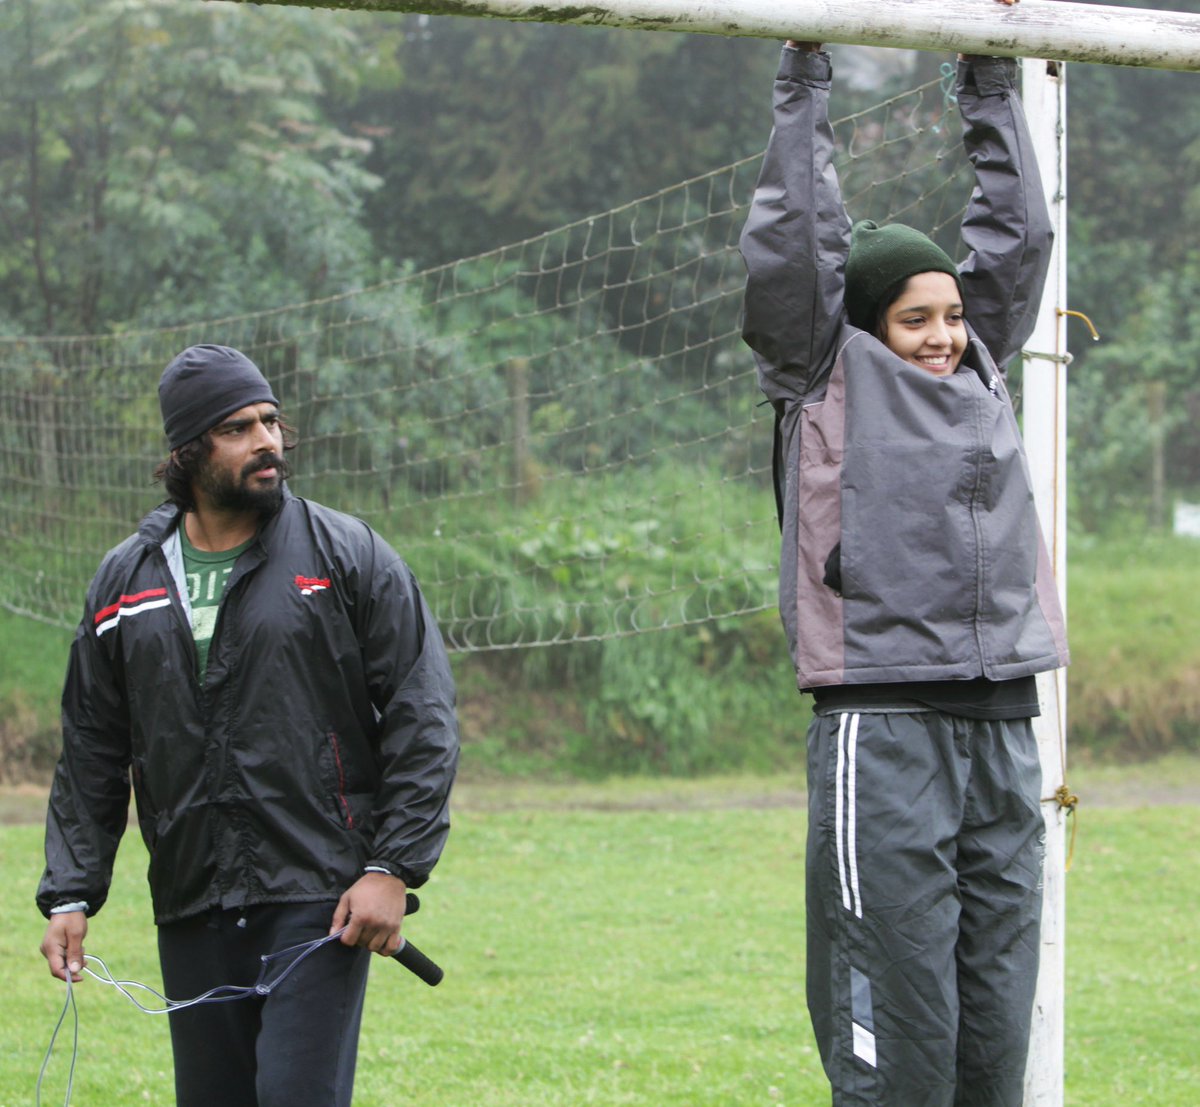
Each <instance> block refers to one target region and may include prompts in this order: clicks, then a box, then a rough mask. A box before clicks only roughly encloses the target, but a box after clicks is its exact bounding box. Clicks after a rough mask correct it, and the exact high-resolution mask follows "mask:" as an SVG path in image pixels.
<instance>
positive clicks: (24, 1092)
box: [0, 759, 1200, 1107]
mask: <svg viewBox="0 0 1200 1107" xmlns="http://www.w3.org/2000/svg"><path fill="white" fill-rule="evenodd" d="M1160 777H1164V778H1165V777H1170V778H1171V779H1173V780H1174V781H1176V782H1179V781H1180V780H1181V779H1186V780H1189V781H1190V785H1191V787H1192V788H1194V787H1195V785H1196V784H1197V782H1198V781H1200V770H1198V766H1197V763H1196V762H1195V760H1194V759H1193V760H1191V761H1177V762H1174V763H1173V764H1172V763H1168V764H1167V765H1166V766H1163V767H1162V768H1161V769H1160V770H1157V771H1154V772H1152V773H1150V774H1142V775H1141V776H1139V775H1138V774H1137V773H1132V774H1126V775H1125V777H1124V778H1122V777H1121V776H1112V777H1110V778H1109V777H1106V778H1103V779H1098V780H1097V782H1096V787H1094V788H1092V787H1090V785H1089V782H1088V781H1087V779H1086V778H1084V779H1082V780H1080V781H1076V782H1075V786H1076V788H1077V790H1079V791H1080V793H1081V795H1083V797H1084V806H1083V808H1082V812H1081V815H1080V818H1081V820H1082V822H1081V826H1080V831H1079V840H1078V845H1077V852H1076V859H1075V864H1074V868H1073V870H1072V872H1071V874H1070V875H1069V877H1068V920H1069V921H1068V950H1067V993H1068V994H1067V1042H1066V1089H1067V1095H1066V1100H1067V1103H1068V1104H1071V1105H1073V1107H1118V1105H1119V1107H1132V1105H1139V1104H1147V1105H1148V1104H1154V1105H1156V1107H1185V1105H1186V1107H1192V1105H1195V1104H1196V1103H1200V1054H1198V1053H1197V1050H1196V1045H1195V1030H1196V1027H1197V1026H1200V965H1198V962H1200V946H1198V945H1197V941H1196V927H1195V908H1196V904H1197V902H1198V901H1200V896H1198V892H1200V877H1198V876H1197V868H1196V865H1195V857H1196V856H1197V853H1198V852H1200V806H1195V805H1191V804H1185V803H1169V804H1168V803H1163V802H1161V799H1162V798H1164V797H1165V798H1167V799H1177V798H1179V795H1178V794H1175V793H1170V792H1163V793H1158V792H1157V789H1158V786H1159V778H1160ZM1134 778H1136V780H1135V779H1134ZM1126 783H1128V787H1127V786H1126ZM1169 783H1170V782H1169V781H1163V784H1164V786H1166V785H1167V784H1169ZM1135 785H1136V788H1135ZM802 787H803V785H802V781H800V780H799V779H790V780H789V779H783V778H774V779H771V780H754V779H737V780H719V781H718V780H713V781H683V782H673V783H672V782H662V781H659V782H654V781H647V780H639V781H632V782H609V783H607V784H604V785H596V786H572V785H559V786H538V785H514V786H512V787H508V786H503V785H487V786H482V785H471V784H467V785H464V787H463V789H462V792H461V795H460V798H459V802H458V805H457V808H458V810H457V814H456V822H455V829H454V832H453V834H452V836H451V840H450V845H449V846H448V848H447V851H446V854H445V856H444V858H443V861H442V864H441V866H439V868H438V869H437V871H436V872H435V874H434V877H433V879H432V880H431V882H430V884H429V885H428V887H427V888H426V890H425V891H424V892H423V894H422V895H423V901H424V903H423V907H422V910H421V913H420V914H419V915H418V916H416V917H414V918H413V919H411V920H410V922H409V924H408V927H407V931H406V932H407V933H408V935H409V937H411V939H412V940H413V941H414V942H415V943H416V944H417V945H419V946H421V947H422V948H423V949H424V950H425V951H426V952H427V953H429V954H430V955H431V956H432V957H434V958H435V959H436V960H438V961H440V962H441V963H442V965H443V966H444V968H445V969H446V979H445V981H444V983H443V984H442V985H441V986H440V987H438V988H436V989H430V988H427V987H426V986H425V985H423V984H421V983H419V982H418V981H417V980H416V979H415V978H414V977H412V976H410V975H409V974H407V973H406V972H404V970H403V969H401V968H400V967H399V966H397V965H395V964H393V963H391V962H389V961H383V960H379V961H377V962H376V963H375V964H374V965H373V967H372V982H371V989H370V993H369V999H368V1009H367V1014H366V1018H365V1022H364V1029H363V1036H362V1043H361V1052H360V1062H359V1078H358V1084H357V1093H358V1094H357V1097H356V1103H358V1104H362V1105H364V1107H365V1105H378V1107H390V1105H393V1104H407V1105H413V1107H501V1105H506V1107H507V1105H511V1107H517V1105H520V1107H550V1105H555V1107H575V1105H580V1104H601V1105H606V1107H607V1105H621V1104H640V1105H645V1107H660V1105H661V1107H665V1105H671V1104H676V1105H688V1107H701V1105H711V1107H736V1105H760V1104H761V1105H764V1107H773V1105H780V1104H783V1105H790V1107H801V1105H817V1104H823V1103H827V1102H828V1095H827V1092H826V1091H825V1083H824V1078H823V1076H822V1074H821V1070H820V1064H819V1061H818V1059H817V1055H816V1051H815V1048H814V1045H813V1042H812V1037H811V1033H810V1031H809V1027H808V1019H807V1014H806V1011H805V1007H804V956H803V941H804V938H803V934H804V924H803V881H802V865H803V841H804V815H803V811H802V810H801V809H799V807H797V806H796V797H797V795H798V794H799V793H800V792H801V791H802ZM1096 792H1098V793H1099V794H1100V795H1102V796H1106V797H1108V798H1109V799H1110V800H1111V799H1121V798H1126V799H1128V798H1130V797H1136V798H1141V799H1147V798H1148V799H1150V800H1153V799H1154V798H1155V796H1156V795H1158V798H1159V801H1160V802H1148V803H1146V805H1144V806H1135V807H1103V808H1096V807H1090V808H1089V807H1088V806H1087V800H1088V796H1089V795H1090V794H1094V793H1096ZM28 806H33V805H27V807H26V810H27V809H28ZM10 813H11V812H10ZM40 841H41V831H40V828H39V827H37V826H34V825H17V826H7V827H3V828H0V880H2V881H3V885H4V888H5V895H4V898H3V907H2V912H3V914H2V919H3V924H4V925H3V927H2V929H0V956H2V957H3V964H4V966H5V972H4V977H5V982H6V985H7V989H6V991H7V996H8V999H7V1002H6V1003H5V1004H4V1005H3V1008H0V1011H2V1013H0V1037H2V1039H3V1042H4V1064H3V1066H0V1107H16V1105H17V1104H28V1103H32V1102H33V1092H34V1084H35V1080H36V1076H37V1071H38V1067H39V1065H40V1063H41V1060H42V1056H43V1054H44V1051H45V1048H46V1044H47V1041H48V1039H49V1035H50V1032H51V1029H52V1027H53V1025H54V1021H55V1019H56V1018H57V1015H58V1011H59V1009H60V1007H61V1004H62V1000H63V994H64V993H63V990H62V985H60V984H59V983H58V982H56V981H53V980H52V979H51V977H50V976H49V975H48V973H47V972H46V970H45V967H44V962H43V961H42V959H41V957H40V956H39V955H38V953H37V945H38V943H39V941H40V937H41V931H42V925H43V924H42V920H41V917H40V916H39V915H38V914H37V912H36V911H35V909H34V908H33V906H32V902H31V899H32V893H33V887H34V885H35V884H36V881H37V877H38V874H39V871H40V866H41V857H40ZM143 869H144V854H143V851H142V847H141V844H140V842H139V841H137V839H136V837H130V838H127V840H126V843H125V845H124V847H123V850H122V854H121V857H120V859H119V862H118V871H117V874H116V882H115V887H114V891H113V896H112V900H111V902H110V904H109V906H108V907H106V908H105V909H104V911H103V912H101V914H100V915H99V916H98V917H97V918H96V919H95V920H94V921H93V924H92V931H91V934H90V936H89V942H88V948H89V949H90V950H91V952H92V953H94V954H98V955H100V956H102V957H104V958H105V959H106V960H107V961H108V962H109V965H110V967H111V968H112V969H113V970H114V972H116V973H117V974H118V975H120V976H126V977H132V978H135V979H139V980H143V981H147V982H151V983H153V982H156V981H157V979H158V976H157V967H156V956H155V952H154V934H153V926H152V924H151V921H150V915H149V906H148V901H147V896H146V892H145V884H144V876H143ZM77 996H78V1000H79V1010H80V1044H79V1067H78V1071H77V1075H76V1085H75V1092H74V1095H73V1097H72V1103H74V1104H75V1105H76V1107H89V1105H102V1107H119V1105H122V1104H145V1103H157V1104H168V1103H170V1102H171V1101H172V1095H171V1084H170V1075H169V1073H170V1050H169V1044H168V1035H167V1026H166V1023H165V1020H164V1019H163V1017H161V1016H159V1017H150V1016H147V1015H143V1014H141V1013H139V1012H138V1011H136V1010H135V1009H134V1008H133V1007H132V1006H131V1005H130V1004H129V1003H128V1002H127V1001H126V1000H125V999H123V998H122V997H121V996H119V995H117V994H116V993H115V992H113V991H112V990H111V989H106V988H103V987H101V986H100V985H98V984H97V983H96V982H95V981H93V980H90V979H89V980H86V981H85V983H84V984H82V985H80V986H79V988H78V991H77ZM69 1055H70V1038H69V1033H68V1035H67V1036H66V1038H65V1039H64V1040H63V1042H62V1043H61V1044H60V1046H59V1048H58V1051H57V1053H56V1055H55V1058H54V1061H53V1063H52V1066H51V1070H50V1074H49V1078H48V1081H47V1085H46V1089H45V1092H44V1094H43V1102H44V1103H47V1104H61V1103H62V1102H63V1093H64V1090H65V1078H66V1071H67V1063H68V1059H69Z"/></svg>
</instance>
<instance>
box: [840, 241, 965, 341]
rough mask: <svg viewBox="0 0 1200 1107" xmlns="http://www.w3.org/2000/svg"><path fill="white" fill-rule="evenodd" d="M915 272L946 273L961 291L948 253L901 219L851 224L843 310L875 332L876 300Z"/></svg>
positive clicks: (861, 328)
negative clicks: (883, 222) (897, 220)
mask: <svg viewBox="0 0 1200 1107" xmlns="http://www.w3.org/2000/svg"><path fill="white" fill-rule="evenodd" d="M918 273H948V274H950V276H952V277H953V278H954V280H955V283H956V284H957V285H958V291H959V294H960V295H961V294H962V282H961V281H960V280H959V277H958V270H957V269H956V268H955V265H954V262H952V261H951V260H950V258H949V256H948V255H947V254H946V253H945V251H944V250H942V248H941V247H940V246H938V245H937V244H936V243H935V242H934V241H933V240H932V239H930V238H929V237H927V236H926V235H923V234H922V233H921V232H920V231H918V230H914V229H913V228H912V227H906V226H904V224H903V223H889V224H888V225H887V226H886V227H881V226H879V225H878V224H877V223H872V222H871V221H870V220H869V219H863V220H861V221H860V222H858V223H855V224H854V229H853V230H852V231H851V232H850V256H849V258H847V259H846V313H847V314H848V315H849V317H850V322H851V324H852V325H853V326H856V327H858V328H859V329H860V330H864V331H868V332H870V333H872V334H874V333H875V320H876V316H877V315H878V314H879V302H880V301H881V300H882V299H883V297H884V295H885V294H886V293H887V291H888V290H889V289H890V288H892V287H894V286H895V285H897V284H899V283H900V282H901V281H906V280H908V278H909V277H913V276H916V274H918Z"/></svg>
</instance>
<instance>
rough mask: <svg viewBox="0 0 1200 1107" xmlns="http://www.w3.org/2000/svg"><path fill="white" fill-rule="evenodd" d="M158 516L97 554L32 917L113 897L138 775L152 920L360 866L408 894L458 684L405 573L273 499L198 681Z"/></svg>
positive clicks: (277, 895)
mask: <svg viewBox="0 0 1200 1107" xmlns="http://www.w3.org/2000/svg"><path fill="white" fill-rule="evenodd" d="M178 524H179V512H178V510H177V509H175V508H173V507H171V506H169V505H164V506H162V507H159V508H157V509H156V510H155V511H153V512H151V513H150V514H149V515H148V516H147V517H146V518H145V519H144V520H143V521H142V524H141V526H140V528H139V530H138V533H137V534H135V535H133V536H132V537H130V538H129V539H127V540H126V541H125V542H123V543H122V544H121V545H120V546H118V547H117V548H116V549H114V550H112V551H111V552H110V553H109V554H108V555H107V556H106V557H105V559H104V561H103V563H102V564H101V566H100V569H99V571H98V572H97V574H96V576H95V579H94V580H93V581H92V584H91V587H90V589H89V590H88V597H87V604H86V609H85V614H84V618H83V621H82V623H81V624H80V626H79V629H78V631H77V632H76V635H75V641H74V644H73V645H72V648H71V658H70V665H69V668H68V671H67V679H66V686H65V688H64V691H63V752H62V757H61V759H60V760H59V763H58V767H57V770H56V773H55V778H54V784H53V787H52V790H51V796H50V807H49V813H48V816H47V826H46V870H45V873H44V875H43V877H42V880H41V884H40V885H39V888H38V894H37V900H38V906H39V907H40V908H41V910H42V912H43V913H44V914H46V913H48V912H49V911H50V909H51V908H52V907H54V906H56V905H60V904H64V903H73V902H76V901H86V902H87V904H88V913H89V914H94V913H95V912H96V911H97V910H99V908H100V907H101V906H102V905H103V903H104V900H105V898H106V897H107V895H108V886H109V882H110V879H111V875H112V867H113V861H114V858H115V855H116V851H117V844H118V842H119V840H120V837H121V833H122V831H123V830H124V827H125V825H126V821H127V817H128V802H129V784H130V778H131V777H132V783H133V791H134V794H135V797H136V800H137V811H138V821H139V823H140V826H141V831H142V836H143V838H144V839H145V842H146V846H147V848H148V849H149V851H150V872H149V879H150V889H151V895H152V898H153V902H154V915H155V920H156V922H159V923H166V922H172V921H174V920H178V919H182V918H186V917H188V916H190V915H194V914H196V913H198V912H201V911H204V910H205V909H207V908H210V907H222V908H232V907H240V906H243V905H246V904H257V903H289V902H313V901H321V900H336V899H337V898H338V897H339V896H340V895H341V893H342V892H344V891H345V890H346V888H348V887H349V886H350V885H351V884H352V883H353V882H354V881H355V880H356V879H357V878H358V877H359V876H360V875H361V874H362V871H363V868H364V866H366V865H372V866H379V867H382V868H385V869H387V870H388V871H390V872H392V873H394V874H396V875H397V876H400V877H402V878H403V879H404V880H405V881H406V882H407V883H408V884H409V885H411V886H414V887H415V886H419V885H420V884H422V883H423V882H424V881H425V879H426V878H427V877H428V875H429V872H430V870H431V869H432V868H433V866H434V864H435V863H436V862H437V859H438V856H439V854H440V853H441V850H442V846H443V845H444V843H445V840H446V835H447V832H448V830H449V815H448V806H447V801H448V797H449V792H450V786H451V782H452V780H453V777H454V772H455V768H456V765H457V759H458V732H457V724H456V722H455V715H454V682H453V679H452V677H451V674H450V667H449V662H448V659H447V657H446V652H445V648H444V646H443V643H442V639H441V636H440V634H439V633H438V630H437V627H436V625H435V623H434V621H433V617H432V615H431V614H430V612H429V610H428V608H427V607H426V605H425V602H424V600H423V598H422V597H421V593H420V591H419V589H418V587H417V584H416V581H415V580H414V579H413V576H412V574H411V573H410V571H409V569H408V567H407V566H406V565H405V564H404V562H403V561H402V560H401V559H400V557H399V556H398V555H397V554H396V553H395V551H393V550H392V549H391V548H390V547H389V546H388V545H387V544H386V543H385V542H384V541H383V540H382V539H381V538H380V537H379V536H378V535H377V534H375V533H374V532H373V531H372V530H371V529H370V528H369V527H368V526H367V525H366V524H365V523H363V522H361V521H360V520H357V519H354V518H352V517H350V516H348V515H344V514H341V513H340V512H336V511H331V510H330V509H328V508H325V507H322V506H321V505H320V504H316V503H313V502H311V501H308V500H303V499H300V498H298V497H296V496H293V495H292V494H291V493H290V492H288V491H286V490H285V493H284V503H283V506H282V508H281V509H280V511H279V513H278V514H277V515H275V516H274V517H273V518H272V519H271V520H270V521H269V522H267V523H266V524H265V525H264V526H263V528H262V530H261V531H260V532H259V534H258V537H257V538H256V540H255V541H254V543H253V544H252V545H251V546H250V547H249V548H248V549H247V550H246V551H245V552H244V553H243V554H242V555H241V556H240V557H239V558H238V561H237V563H236V565H235V567H234V569H233V572H232V573H231V574H230V577H229V580H228V583H227V585H226V589H225V594H224V597H223V599H222V601H221V607H220V613H219V615H218V619H217V624H216V629H215V632H214V636H213V640H212V646H211V649H210V653H209V660H208V669H207V673H206V675H205V679H204V683H203V685H201V684H200V682H199V680H198V677H197V653H196V648H195V642H194V640H193V637H192V633H191V628H190V617H189V611H188V601H187V589H186V587H185V585H184V583H183V570H182V557H181V554H180V551H179V539H178Z"/></svg>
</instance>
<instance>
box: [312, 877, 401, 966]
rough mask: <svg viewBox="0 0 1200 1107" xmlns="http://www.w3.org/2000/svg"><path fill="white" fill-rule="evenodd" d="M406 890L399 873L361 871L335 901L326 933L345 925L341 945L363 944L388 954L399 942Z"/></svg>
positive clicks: (389, 954) (371, 949) (386, 955)
mask: <svg viewBox="0 0 1200 1107" xmlns="http://www.w3.org/2000/svg"><path fill="white" fill-rule="evenodd" d="M407 891H408V888H407V887H406V886H405V883H404V881H403V880H401V879H400V878H399V877H398V876H391V875H390V874H388V873H375V872H371V873H364V874H363V875H362V876H361V877H359V879H358V880H356V881H355V882H354V883H353V884H351V885H350V887H349V888H348V889H347V890H346V891H345V892H344V893H343V894H342V898H341V899H339V900H338V905H337V909H336V910H335V911H334V912H333V923H332V924H331V926H330V927H329V933H330V934H333V933H334V932H335V931H337V930H341V929H342V927H345V928H346V929H345V930H344V931H343V932H342V937H341V942H342V945H345V946H362V947H365V948H366V949H369V950H370V951H371V952H372V953H382V954H383V955H384V956H385V957H391V956H392V954H394V953H395V952H396V951H397V950H398V949H399V948H400V945H401V940H400V924H401V923H402V922H403V921H404V896H405V893H406V892H407Z"/></svg>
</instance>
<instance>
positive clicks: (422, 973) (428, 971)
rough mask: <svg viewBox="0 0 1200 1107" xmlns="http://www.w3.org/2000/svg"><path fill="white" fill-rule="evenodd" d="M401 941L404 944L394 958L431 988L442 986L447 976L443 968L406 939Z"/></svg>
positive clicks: (394, 954)
mask: <svg viewBox="0 0 1200 1107" xmlns="http://www.w3.org/2000/svg"><path fill="white" fill-rule="evenodd" d="M401 941H402V942H403V943H404V944H403V945H402V946H401V947H400V948H399V949H398V950H396V952H395V953H393V954H392V958H393V959H394V960H396V961H399V962H400V964H402V965H403V966H404V967H405V968H406V969H408V971H409V972H411V973H414V974H416V975H417V976H419V977H420V978H421V979H422V980H424V981H425V983H426V984H428V985H429V986H430V987H431V988H434V987H436V986H437V985H438V984H440V983H441V982H442V977H443V976H445V973H444V972H442V967H441V966H440V965H437V964H434V962H432V961H430V960H429V958H428V957H426V956H425V954H423V953H422V952H421V951H420V950H419V949H417V947H416V946H414V945H413V944H412V942H409V941H406V940H404V939H401Z"/></svg>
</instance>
